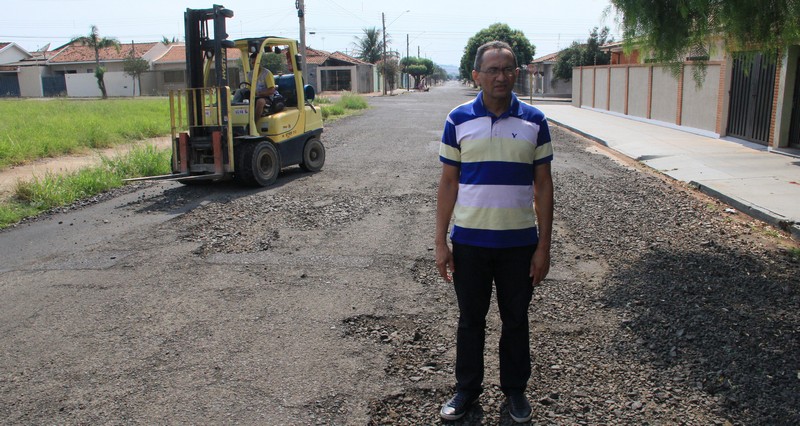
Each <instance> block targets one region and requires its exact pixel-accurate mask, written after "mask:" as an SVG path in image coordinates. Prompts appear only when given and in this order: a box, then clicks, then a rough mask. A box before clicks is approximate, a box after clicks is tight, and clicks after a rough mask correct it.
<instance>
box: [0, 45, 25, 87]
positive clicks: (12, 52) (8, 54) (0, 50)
mask: <svg viewBox="0 0 800 426" xmlns="http://www.w3.org/2000/svg"><path fill="white" fill-rule="evenodd" d="M31 56H32V55H31V54H30V53H29V52H28V51H27V50H25V49H23V48H22V47H20V46H18V45H17V44H16V43H13V42H0V97H8V96H19V95H20V87H19V67H18V66H17V65H16V63H17V62H19V61H21V60H24V59H27V58H30V57H31Z"/></svg>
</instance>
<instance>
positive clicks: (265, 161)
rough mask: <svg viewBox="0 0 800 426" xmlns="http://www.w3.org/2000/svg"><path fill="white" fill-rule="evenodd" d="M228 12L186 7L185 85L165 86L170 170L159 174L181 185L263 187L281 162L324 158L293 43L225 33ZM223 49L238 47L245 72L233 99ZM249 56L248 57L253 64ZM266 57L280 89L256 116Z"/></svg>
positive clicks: (309, 164) (314, 166)
mask: <svg viewBox="0 0 800 426" xmlns="http://www.w3.org/2000/svg"><path fill="white" fill-rule="evenodd" d="M232 17H233V11H231V10H229V9H225V8H224V7H223V6H220V5H214V6H213V7H212V8H211V9H186V13H185V15H184V20H185V25H186V83H187V88H186V89H184V90H179V91H171V92H170V97H169V99H170V119H171V124H172V141H173V149H172V174H171V175H166V176H163V177H159V178H165V179H170V180H177V181H179V182H182V183H184V184H193V183H201V182H209V181H216V180H227V179H234V180H235V181H237V182H240V183H242V184H245V185H251V186H268V185H270V184H272V183H274V182H275V180H276V179H277V177H278V174H279V172H280V170H281V168H283V167H287V166H292V165H299V166H300V167H301V168H303V169H304V170H307V171H311V172H316V171H319V170H320V169H322V166H323V165H324V163H325V147H324V146H323V145H322V142H321V141H320V136H321V134H322V114H321V111H319V110H318V109H317V108H315V107H314V106H313V105H312V103H311V102H312V101H313V100H314V95H315V93H314V88H313V87H311V86H309V85H304V84H303V75H302V70H301V69H300V67H301V64H302V58H301V56H300V54H299V53H298V50H297V42H296V41H295V40H292V39H287V38H281V37H260V38H246V39H241V40H235V41H231V40H228V39H227V38H228V34H227V33H226V29H225V26H226V19H228V18H232ZM209 25H213V26H212V27H211V28H213V35H212V34H211V32H210V31H209ZM229 49H236V50H238V54H239V57H240V58H241V63H242V67H243V71H244V73H243V74H244V76H245V77H244V81H242V83H241V84H240V87H239V88H240V90H242V91H243V92H244V93H245V95H244V97H243V99H241V101H240V102H236V103H234V102H233V99H232V92H231V89H230V87H229V80H231V79H230V78H229V77H231V76H229V75H228V53H229V52H230V51H231V50H229ZM233 52H235V51H233ZM249 58H252V59H254V62H253V66H252V69H251V65H250V62H251V61H249V60H248V59H249ZM267 64H268V65H269V66H270V68H273V69H272V73H273V76H274V80H275V83H276V86H277V92H278V93H279V94H280V96H275V97H274V98H273V99H271V100H270V104H269V105H267V106H266V107H265V108H264V114H263V115H262V116H256V102H257V96H256V94H257V93H256V92H257V91H256V90H255V88H256V87H257V80H258V79H259V77H263V73H262V70H263V68H264V67H265V65H267ZM248 79H249V80H248ZM233 80H238V79H237V78H234V79H233ZM250 87H252V88H253V90H247V89H249V88H250ZM182 129H186V130H185V131H181V130H182Z"/></svg>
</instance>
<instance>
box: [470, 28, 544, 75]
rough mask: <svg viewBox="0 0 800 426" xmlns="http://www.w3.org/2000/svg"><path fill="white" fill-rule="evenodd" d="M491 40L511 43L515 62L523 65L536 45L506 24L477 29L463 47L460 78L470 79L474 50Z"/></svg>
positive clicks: (530, 56)
mask: <svg viewBox="0 0 800 426" xmlns="http://www.w3.org/2000/svg"><path fill="white" fill-rule="evenodd" d="M492 40H500V41H504V42H506V43H508V44H509V45H511V50H513V51H514V55H515V56H516V57H517V64H519V65H524V64H527V63H529V62H530V61H531V59H532V58H533V55H534V54H535V53H536V46H534V45H533V44H531V42H530V41H529V40H528V38H527V37H525V34H524V33H523V32H522V31H520V30H512V29H511V27H509V26H508V25H506V24H501V23H499V22H498V23H496V24H492V25H491V26H489V27H488V28H484V29H482V30H480V31H478V32H477V33H476V34H475V35H474V36H472V38H470V39H469V40H468V41H467V45H466V47H464V55H463V56H462V57H461V65H460V66H459V73H460V75H461V78H464V79H467V80H471V79H472V67H473V64H474V63H475V52H476V51H477V50H478V47H480V46H481V45H482V44H484V43H487V42H490V41H492Z"/></svg>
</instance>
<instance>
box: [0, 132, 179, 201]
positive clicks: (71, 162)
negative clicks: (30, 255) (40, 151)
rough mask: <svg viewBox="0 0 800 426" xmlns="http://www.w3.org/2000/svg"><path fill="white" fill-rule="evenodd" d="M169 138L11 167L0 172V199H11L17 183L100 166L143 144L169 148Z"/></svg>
mask: <svg viewBox="0 0 800 426" xmlns="http://www.w3.org/2000/svg"><path fill="white" fill-rule="evenodd" d="M169 139H170V138H169V136H164V137H158V138H152V139H147V140H144V141H139V142H136V143H132V144H125V145H121V146H116V147H113V148H107V149H100V150H91V151H87V152H86V153H83V154H76V155H68V156H63V157H57V158H45V159H41V160H37V161H34V162H33V163H30V164H25V165H21V166H16V167H11V168H9V169H5V170H3V171H0V199H3V198H8V197H11V196H12V194H13V191H14V188H15V187H16V185H17V182H18V181H20V180H30V179H33V178H43V177H45V176H46V175H47V174H48V173H53V174H59V173H69V172H73V171H77V170H79V169H81V168H84V167H88V166H93V165H96V164H100V161H101V158H102V157H104V156H105V157H108V158H113V157H114V156H115V155H120V154H124V153H126V152H128V151H129V150H130V149H131V148H133V147H135V146H139V145H143V144H148V145H152V146H154V147H156V148H158V149H167V148H169V147H170V146H171V145H170V141H169Z"/></svg>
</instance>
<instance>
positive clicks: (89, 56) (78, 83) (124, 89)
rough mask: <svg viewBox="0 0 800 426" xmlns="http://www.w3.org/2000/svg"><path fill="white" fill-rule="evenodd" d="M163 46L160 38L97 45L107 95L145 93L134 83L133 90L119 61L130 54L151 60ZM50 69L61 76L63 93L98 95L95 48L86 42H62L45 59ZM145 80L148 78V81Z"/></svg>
mask: <svg viewBox="0 0 800 426" xmlns="http://www.w3.org/2000/svg"><path fill="white" fill-rule="evenodd" d="M166 50H167V46H166V45H164V44H163V43H160V42H152V43H129V44H124V43H123V44H121V45H120V46H119V49H117V48H115V47H107V48H104V49H100V51H99V58H100V64H101V65H102V66H104V67H105V68H106V73H105V76H104V81H105V84H106V90H107V91H108V95H109V96H132V95H138V94H142V93H146V91H145V90H140V88H138V87H137V92H138V93H135V94H134V93H133V78H132V77H131V76H129V75H128V74H126V73H125V71H124V69H123V67H124V65H123V63H124V62H125V59H126V58H129V57H131V56H134V57H137V58H142V59H144V60H146V61H148V62H151V63H152V61H153V60H154V59H155V58H157V57H159V56H161V55H162V54H163V53H164V52H165V51H166ZM47 64H48V68H49V69H50V73H51V74H52V75H53V76H55V77H57V78H58V77H63V79H64V85H65V87H66V93H67V96H70V97H94V96H100V95H101V93H100V88H98V87H97V79H96V78H95V76H94V72H95V69H96V68H97V63H96V62H95V52H94V49H92V48H91V47H89V46H84V45H82V44H80V43H77V42H75V43H70V44H67V45H64V46H62V48H60V49H59V50H58V52H57V53H56V54H55V55H54V56H53V57H51V58H49V59H48V60H47ZM148 77H149V76H145V75H143V76H142V86H145V82H148ZM148 83H149V82H148Z"/></svg>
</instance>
